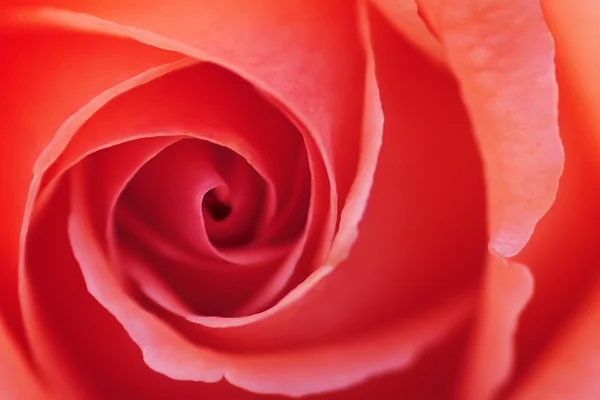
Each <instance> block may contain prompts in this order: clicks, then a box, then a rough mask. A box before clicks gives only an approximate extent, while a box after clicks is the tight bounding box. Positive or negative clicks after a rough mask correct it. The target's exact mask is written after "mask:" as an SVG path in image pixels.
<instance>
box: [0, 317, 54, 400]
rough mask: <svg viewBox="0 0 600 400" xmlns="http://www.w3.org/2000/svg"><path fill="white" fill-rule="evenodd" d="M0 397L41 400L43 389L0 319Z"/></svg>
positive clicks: (47, 396) (44, 396)
mask: <svg viewBox="0 0 600 400" xmlns="http://www.w3.org/2000/svg"><path fill="white" fill-rule="evenodd" d="M0 360H2V361H1V362H0V398H2V399H22V400H43V399H48V398H50V396H49V394H48V393H47V392H46V394H44V392H45V390H44V389H43V387H42V385H41V384H40V382H39V381H38V380H37V377H36V376H35V375H34V373H33V371H32V370H31V369H30V368H29V366H28V365H27V361H26V360H25V359H24V358H23V355H22V354H21V349H19V347H18V346H17V345H16V344H15V343H14V341H13V340H12V338H11V337H10V335H9V333H8V331H7V330H6V327H5V325H4V323H3V322H2V320H1V319H0Z"/></svg>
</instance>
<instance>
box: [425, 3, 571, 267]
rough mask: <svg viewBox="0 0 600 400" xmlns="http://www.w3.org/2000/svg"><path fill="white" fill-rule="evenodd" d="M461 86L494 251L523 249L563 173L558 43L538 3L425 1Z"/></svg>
mask: <svg viewBox="0 0 600 400" xmlns="http://www.w3.org/2000/svg"><path fill="white" fill-rule="evenodd" d="M418 4H419V6H422V7H423V9H424V10H425V12H426V13H427V14H428V16H430V17H431V19H432V21H433V24H434V26H435V28H436V31H437V32H438V33H439V34H440V37H441V40H442V42H443V44H444V48H445V50H446V53H447V55H448V60H449V63H450V65H451V67H452V69H453V71H454V73H455V74H456V76H457V78H458V80H459V81H460V83H461V88H462V93H463V97H464V98H465V102H466V104H467V106H468V107H469V109H470V115H471V118H472V121H473V124H474V129H475V134H476V135H477V139H478V142H479V146H480V149H481V152H482V156H483V160H484V163H485V169H486V183H487V187H488V199H489V213H488V218H489V230H490V248H491V250H492V251H494V252H496V253H497V254H499V255H500V256H503V257H510V256H514V255H515V254H517V253H518V252H519V251H520V250H521V249H522V248H523V246H524V245H525V243H526V242H527V240H528V239H529V237H530V236H531V234H532V233H533V229H534V227H535V225H536V224H537V222H538V221H539V220H540V218H541V217H542V216H543V215H544V214H545V213H546V212H547V211H548V209H549V208H550V206H551V205H552V202H553V201H554V198H555V196H556V191H557V188H558V179H559V177H560V175H561V173H562V167H563V151H562V145H561V142H560V138H559V135H558V124H557V99H558V93H557V85H556V78H555V74H554V62H553V57H554V46H553V41H552V37H551V36H550V32H549V31H548V28H547V26H546V24H545V22H544V18H543V15H542V11H541V8H540V5H539V3H538V2H536V1H528V0H510V1H504V2H497V1H490V0H487V1H480V2H472V1H467V0H451V1H444V2H440V1H436V0H419V1H418Z"/></svg>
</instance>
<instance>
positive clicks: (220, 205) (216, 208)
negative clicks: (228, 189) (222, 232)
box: [202, 189, 231, 221]
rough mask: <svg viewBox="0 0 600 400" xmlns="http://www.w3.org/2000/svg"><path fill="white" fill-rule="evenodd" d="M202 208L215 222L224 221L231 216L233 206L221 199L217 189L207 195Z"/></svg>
mask: <svg viewBox="0 0 600 400" xmlns="http://www.w3.org/2000/svg"><path fill="white" fill-rule="evenodd" d="M202 207H203V208H204V212H205V213H208V215H209V216H210V217H211V218H212V219H213V220H215V221H223V220H225V219H226V218H227V217H228V216H229V215H230V214H231V204H228V203H227V202H225V201H222V200H221V199H219V197H218V195H217V193H216V192H215V189H212V190H210V191H209V192H208V193H206V195H205V196H204V202H203V203H202Z"/></svg>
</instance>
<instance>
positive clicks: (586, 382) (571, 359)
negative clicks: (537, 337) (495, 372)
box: [509, 284, 600, 400]
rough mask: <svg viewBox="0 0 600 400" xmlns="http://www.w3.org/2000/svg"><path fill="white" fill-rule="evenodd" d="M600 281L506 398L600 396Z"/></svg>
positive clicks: (552, 399)
mask: <svg viewBox="0 0 600 400" xmlns="http://www.w3.org/2000/svg"><path fill="white" fill-rule="evenodd" d="M598 332H600V285H598V284H596V287H595V288H594V290H593V291H592V292H591V293H590V294H589V296H588V297H587V299H586V300H585V301H584V302H583V304H582V305H581V308H580V309H579V311H578V312H577V313H576V315H575V316H573V317H571V318H570V319H569V320H568V322H566V324H565V325H564V326H563V327H562V329H561V333H560V334H559V336H558V337H557V338H556V339H555V340H554V341H553V342H552V343H551V344H550V346H549V348H548V349H546V351H545V353H544V354H542V355H541V357H540V359H539V361H538V362H537V364H536V365H535V366H534V367H533V368H532V369H531V370H530V371H528V372H527V374H526V375H525V379H524V380H523V382H522V384H521V385H520V386H519V387H517V389H516V392H515V393H514V394H513V395H511V396H510V397H509V399H510V400H560V399H597V398H600V342H599V341H598Z"/></svg>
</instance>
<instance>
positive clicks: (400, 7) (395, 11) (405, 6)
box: [371, 0, 446, 64]
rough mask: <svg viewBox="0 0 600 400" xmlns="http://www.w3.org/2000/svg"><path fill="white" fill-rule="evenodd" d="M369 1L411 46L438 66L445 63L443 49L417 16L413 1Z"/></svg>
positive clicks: (415, 5) (417, 12)
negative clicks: (419, 50)
mask: <svg viewBox="0 0 600 400" xmlns="http://www.w3.org/2000/svg"><path fill="white" fill-rule="evenodd" d="M371 1H372V2H373V3H374V4H375V5H376V6H377V8H379V9H380V10H381V12H382V13H383V14H385V15H386V17H388V18H389V19H390V21H391V22H392V24H393V25H394V27H395V28H396V29H398V31H399V32H400V33H401V34H402V35H403V36H404V37H405V38H406V39H408V40H409V41H410V42H411V43H412V44H414V45H415V46H417V47H418V48H419V49H421V50H422V51H423V52H424V53H425V54H427V55H428V56H430V57H431V58H432V59H433V60H435V61H437V62H439V63H440V64H445V63H446V60H445V55H444V49H443V47H442V45H441V44H440V42H439V41H438V39H437V38H436V37H435V36H434V35H433V34H432V33H431V32H430V31H429V29H428V28H427V26H426V24H425V23H424V22H423V20H422V18H421V17H420V16H419V10H418V8H417V4H416V2H415V0H371Z"/></svg>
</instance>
